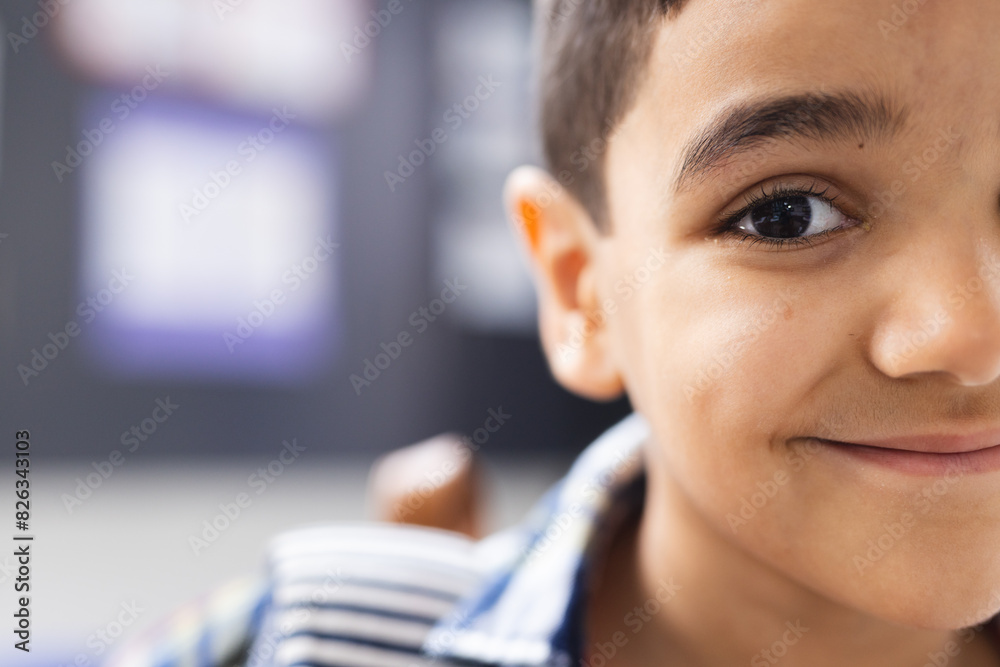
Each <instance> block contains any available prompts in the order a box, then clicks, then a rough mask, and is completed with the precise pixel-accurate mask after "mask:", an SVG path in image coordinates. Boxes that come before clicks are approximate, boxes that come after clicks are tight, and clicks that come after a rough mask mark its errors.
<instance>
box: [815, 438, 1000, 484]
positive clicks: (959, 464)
mask: <svg viewBox="0 0 1000 667" xmlns="http://www.w3.org/2000/svg"><path fill="white" fill-rule="evenodd" d="M817 441H818V442H820V443H822V444H824V445H826V446H827V447H828V448H829V449H830V450H831V451H833V452H838V453H840V454H843V455H846V456H848V457H850V458H851V459H853V460H855V461H857V460H860V461H863V462H867V463H873V464H876V465H879V466H884V467H888V468H892V469H895V470H897V471H900V472H904V473H908V474H914V475H921V476H946V475H953V474H955V473H956V472H957V473H959V474H966V473H981V472H991V471H995V470H1000V430H993V431H982V432H979V433H975V434H971V435H949V434H931V435H913V436H898V437H893V438H884V439H880V440H866V441H864V442H842V441H837V440H826V439H822V438H817Z"/></svg>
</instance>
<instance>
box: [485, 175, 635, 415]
mask: <svg viewBox="0 0 1000 667" xmlns="http://www.w3.org/2000/svg"><path fill="white" fill-rule="evenodd" d="M504 202H505V205H506V207H507V213H508V218H509V219H510V220H511V221H512V224H513V225H514V228H515V233H516V235H517V236H518V237H519V238H520V240H521V245H522V247H523V248H524V250H525V252H526V254H527V256H528V259H529V263H530V264H531V267H532V272H533V274H534V279H535V287H536V291H537V293H538V322H539V329H540V332H541V338H542V348H543V349H544V351H545V356H546V357H547V358H548V361H549V368H550V369H551V370H552V374H553V375H554V376H555V378H556V380H557V381H558V382H559V383H560V384H561V385H562V386H563V387H565V388H566V389H568V390H569V391H572V392H574V393H576V394H579V395H581V396H585V397H587V398H590V399H593V400H598V401H606V400H611V399H614V398H617V397H618V396H620V395H621V393H622V391H623V383H622V378H621V374H620V373H619V370H618V367H617V364H616V363H615V358H614V355H613V354H612V349H611V341H610V340H609V332H608V327H607V326H606V325H607V318H608V315H607V313H606V312H605V311H604V310H603V309H602V308H601V305H602V304H601V299H600V295H599V291H598V288H597V285H598V282H599V268H600V265H599V262H598V259H599V255H598V253H599V251H600V245H601V238H602V237H601V233H600V232H599V231H598V230H597V227H596V225H595V224H594V221H593V220H592V219H591V217H590V216H589V215H588V214H587V212H586V210H585V209H584V208H583V206H581V205H580V203H579V202H578V201H577V200H576V198H575V197H573V196H572V195H571V194H570V193H569V192H568V191H567V190H566V189H565V188H563V187H562V186H561V185H560V184H559V183H558V182H557V181H556V180H555V179H554V178H552V176H550V175H549V174H548V173H547V172H545V171H544V170H542V169H538V168H537V167H531V166H524V167H519V168H517V169H515V170H514V171H513V172H511V174H510V176H508V177H507V183H506V186H505V187H504Z"/></svg>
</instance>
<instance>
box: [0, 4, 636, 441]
mask: <svg viewBox="0 0 1000 667" xmlns="http://www.w3.org/2000/svg"><path fill="white" fill-rule="evenodd" d="M76 1H78V2H83V1H84V0H76ZM403 2H404V3H405V4H404V7H405V11H404V12H402V13H401V14H398V15H397V16H395V18H394V19H393V21H392V23H391V25H389V26H387V27H386V28H385V29H384V31H383V32H382V33H381V34H379V35H378V37H377V38H375V39H374V40H373V42H372V45H371V47H370V49H368V48H366V50H365V57H370V58H371V59H372V69H371V75H370V80H369V81H368V84H369V87H368V90H367V94H366V96H365V97H364V99H363V101H362V102H361V104H360V106H359V107H358V108H357V109H355V110H353V111H352V112H351V113H350V114H348V115H346V116H345V117H343V118H341V119H339V120H338V121H337V122H336V123H333V124H331V125H330V126H328V127H325V128H324V129H323V130H322V136H324V137H326V138H325V139H324V141H328V142H330V144H331V146H334V147H335V150H336V151H337V154H338V168H337V176H336V177H337V180H338V182H337V183H336V188H337V192H338V193H339V197H338V199H337V211H336V217H337V221H336V226H335V230H336V241H337V242H338V243H339V244H340V249H339V254H338V255H337V256H336V262H337V266H336V276H337V280H338V281H339V284H340V287H341V292H340V295H341V296H340V301H339V303H338V310H336V311H335V312H334V315H333V317H335V318H336V322H334V323H333V328H332V330H334V331H336V332H337V341H336V344H335V345H331V349H332V354H331V355H330V357H329V360H328V361H326V362H324V363H323V364H322V367H320V368H318V369H317V372H316V373H315V374H314V375H313V376H312V377H311V378H309V379H306V380H302V381H293V382H288V381H285V382H280V383H279V382H275V383H268V382H267V381H247V380H240V379H232V378H228V379H227V378H214V379H213V378H205V377H191V378H184V377H156V376H145V377H127V376H122V375H121V374H116V373H109V372H107V370H106V369H102V368H101V366H100V364H95V363H94V361H93V360H92V359H91V358H89V357H88V353H87V348H86V346H84V345H83V344H81V343H80V341H78V340H76V339H74V340H73V341H71V343H70V344H69V345H68V346H67V348H66V349H65V350H62V351H60V353H59V355H58V358H56V359H54V360H52V361H51V362H50V363H49V365H48V367H47V368H46V369H45V370H44V371H43V372H41V373H40V374H39V375H38V377H33V378H32V379H31V381H30V383H28V384H27V386H26V385H25V383H24V382H23V381H22V377H21V375H20V374H19V373H18V370H17V368H18V366H19V365H24V364H26V363H28V362H29V360H30V359H31V354H32V350H33V349H39V348H40V347H41V346H42V345H44V344H47V343H48V342H49V340H50V338H49V334H52V333H57V332H58V331H60V330H61V329H62V328H63V327H64V325H65V324H66V323H67V322H68V321H69V320H71V319H72V318H74V317H75V315H74V311H75V309H76V306H77V304H78V303H79V301H80V287H79V279H80V273H81V272H80V262H81V256H82V255H81V253H82V248H81V201H82V197H83V193H82V192H81V189H82V186H81V180H80V178H79V174H77V173H74V174H70V175H69V176H67V177H66V178H65V180H64V181H63V182H61V183H60V182H57V180H56V179H55V178H54V177H53V169H52V166H51V163H52V161H53V160H58V159H61V158H62V157H64V155H65V153H66V146H67V145H70V144H75V142H77V141H78V140H79V138H80V133H81V131H82V129H83V126H82V124H81V123H82V121H81V118H82V117H83V116H82V111H81V110H82V109H83V105H84V104H85V103H86V101H87V100H88V99H90V96H91V94H92V92H93V90H94V88H95V83H94V82H93V81H91V80H88V78H87V77H86V76H84V75H82V74H81V73H80V71H79V69H78V68H75V67H74V66H72V64H71V63H70V62H69V59H68V58H67V57H66V56H65V55H64V51H65V50H64V49H63V48H61V47H60V45H59V44H58V43H56V39H55V38H54V34H53V32H52V31H50V30H46V29H41V30H39V35H38V36H37V37H36V38H34V39H32V40H31V41H30V42H29V43H27V44H23V45H20V48H18V50H17V52H16V53H15V52H14V51H13V49H12V47H11V45H10V44H6V45H5V47H6V51H5V54H4V63H3V116H2V121H3V126H2V155H0V160H2V166H0V168H2V171H0V233H2V234H6V236H3V237H0V395H2V397H3V400H2V404H0V424H2V429H0V430H2V432H4V433H7V432H13V430H14V429H24V428H27V429H30V430H31V432H32V441H33V445H34V448H35V449H34V452H35V456H36V457H42V456H59V457H66V456H71V457H76V456H79V457H81V458H85V459H93V460H100V459H102V458H106V457H107V456H108V453H109V451H111V450H114V449H121V444H120V440H121V437H122V434H123V433H124V432H126V431H128V430H129V429H130V428H132V427H133V426H136V425H141V424H142V422H143V420H145V419H147V418H149V417H150V415H151V413H152V411H153V409H154V407H155V404H156V403H155V402H156V400H157V399H160V400H164V399H167V398H169V400H170V401H172V402H173V403H175V404H177V405H179V406H180V407H179V408H178V409H177V410H176V411H175V412H174V414H173V415H171V416H170V417H169V419H168V420H167V421H165V422H164V423H162V424H160V425H159V426H158V427H157V430H156V432H155V433H154V434H152V435H150V436H149V437H148V440H147V441H145V442H144V443H143V445H142V447H141V448H140V449H138V450H137V452H136V453H135V454H133V455H132V456H142V457H148V458H150V459H154V458H156V457H192V456H194V457H201V456H230V455H234V454H247V455H251V454H269V453H272V452H274V451H277V449H279V448H280V443H281V441H282V440H284V439H288V438H292V437H295V438H297V439H298V440H299V441H300V442H303V443H308V445H309V446H310V447H311V451H312V452H315V453H322V454H329V455H334V454H348V453H352V454H353V455H355V456H358V455H360V456H363V457H371V456H374V455H375V454H377V453H379V452H382V451H385V450H387V449H390V448H393V447H397V446H400V445H403V444H406V443H409V442H412V441H416V440H419V439H422V438H425V437H428V436H430V435H433V434H435V433H437V432H441V431H445V430H455V431H460V432H463V433H467V434H471V433H472V432H473V431H474V430H475V429H477V428H479V427H480V426H481V425H482V424H483V421H484V420H485V419H486V416H487V410H488V409H491V408H494V409H495V408H499V407H501V406H502V408H503V410H504V411H505V412H506V413H508V414H510V415H511V416H512V417H511V419H510V421H509V422H508V423H507V424H505V425H504V426H503V428H502V429H501V430H500V431H499V432H497V433H496V434H495V435H494V436H492V437H491V439H490V441H489V444H488V445H486V446H484V449H483V451H484V454H485V455H487V456H504V455H506V454H527V453H534V452H539V451H549V452H553V453H557V454H558V453H564V454H566V453H570V452H572V451H575V450H576V449H579V448H580V447H581V446H582V445H584V444H585V443H586V442H587V441H589V440H590V439H591V438H593V437H594V436H595V435H596V434H597V433H599V432H600V431H601V430H602V429H603V428H605V427H606V426H607V425H609V424H610V423H612V422H613V421H615V420H616V419H618V418H619V417H620V416H622V415H623V414H625V412H627V410H628V407H627V405H626V403H625V402H624V401H621V402H618V403H614V404H609V405H596V404H592V403H589V402H586V401H583V400H580V399H577V398H575V397H573V396H571V395H569V394H568V393H566V392H565V391H563V390H562V389H561V388H559V387H558V386H556V385H555V383H554V382H553V381H552V380H551V378H550V375H549V373H548V370H547V368H546V366H545V362H544V360H543V358H542V356H541V353H540V351H539V345H538V342H537V337H536V336H535V335H534V333H532V329H531V327H532V326H533V325H532V323H531V321H530V315H529V321H528V322H527V324H526V323H525V321H524V315H523V313H524V312H525V308H527V309H528V311H529V313H530V309H531V308H532V305H531V304H530V303H527V304H525V303H524V302H523V299H522V300H520V301H519V300H518V299H520V297H518V296H517V294H518V292H517V290H518V289H522V291H523V288H517V287H515V288H512V289H508V290H506V291H503V290H502V289H501V287H503V285H504V284H506V283H505V282H504V281H508V282H510V281H513V282H516V276H515V277H514V278H511V277H510V273H509V272H507V271H506V269H504V266H509V265H510V262H511V261H512V260H511V259H510V255H509V254H496V252H494V249H495V248H499V247H500V246H499V245H497V244H498V243H499V242H498V241H497V240H496V239H498V238H501V237H503V238H506V234H507V232H506V231H505V230H504V229H503V226H504V220H503V211H502V207H501V201H500V187H501V185H502V178H503V175H504V171H505V170H506V169H507V168H508V166H509V165H512V164H515V163H516V162H518V161H521V160H534V161H537V159H538V158H537V153H536V149H535V142H534V131H533V121H532V118H533V116H532V114H531V111H530V109H531V107H530V104H531V89H530V85H529V81H528V69H527V65H526V63H527V61H528V56H529V55H530V54H529V52H528V49H527V46H526V45H527V39H528V35H527V26H528V17H529V7H528V5H527V3H524V2H518V1H515V0H461V1H460V2H459V1H455V0H451V1H448V0H417V1H411V0H403ZM161 4H162V3H161ZM387 6H388V3H387V2H379V3H375V4H373V5H372V7H371V9H373V10H375V11H378V10H380V9H385V8H386V7H387ZM37 11H39V7H38V4H37V2H32V1H29V0H11V1H8V2H5V3H4V4H3V6H2V9H0V17H2V20H3V22H4V23H5V30H4V32H5V33H8V32H10V31H12V30H15V31H16V30H18V29H19V28H20V26H21V25H22V24H23V21H24V17H26V16H31V15H32V14H34V13H35V12H37ZM504 21H506V23H504ZM501 23H502V24H503V26H504V29H505V30H507V31H508V32H507V33H505V34H507V35H508V36H507V37H505V38H504V39H506V40H507V41H506V42H505V41H504V39H499V40H498V39H497V38H496V35H495V34H493V33H492V32H491V31H495V30H497V29H498V25H500V24H501ZM511 26H513V29H514V30H520V31H521V35H520V39H521V40H522V41H521V42H517V41H516V40H515V41H511V39H510V38H509V35H510V31H511V30H512V27H511ZM519 26H520V27H519ZM479 31H481V32H479ZM449 35H450V36H451V37H450V38H449V37H448V36H449ZM330 39H331V40H337V41H344V40H348V39H350V35H349V34H348V35H331V36H330ZM505 44H508V45H510V46H509V48H508V47H505ZM60 54H63V55H60ZM469 63H473V65H472V66H467V65H468V64H469ZM491 63H493V65H490V64H491ZM478 66H495V67H497V68H502V69H499V70H498V71H501V72H503V76H504V78H507V77H510V76H514V77H517V80H509V79H508V80H503V79H501V81H503V85H502V86H501V87H500V88H499V89H498V90H497V91H496V92H495V93H493V96H492V97H491V99H489V100H486V101H484V103H483V107H484V113H483V114H481V115H479V116H475V117H472V118H470V119H469V122H468V123H466V124H464V125H463V127H461V128H459V129H458V130H456V131H455V133H454V134H453V135H452V136H449V142H450V144H449V145H447V149H448V151H447V152H446V151H445V150H444V148H445V147H442V151H441V154H440V155H435V156H431V158H428V167H427V168H423V169H418V170H416V171H415V172H414V174H413V175H412V176H411V177H409V178H408V179H407V181H406V183H405V186H406V187H399V188H397V189H396V190H395V191H392V192H390V190H389V189H388V188H387V187H386V179H385V175H384V173H385V171H386V170H388V169H394V168H395V167H396V163H397V156H398V155H400V154H402V153H404V152H406V151H409V150H411V149H412V148H413V146H414V142H415V141H418V140H421V139H424V138H426V137H428V136H430V134H431V132H432V131H433V130H434V129H435V128H436V127H438V126H440V125H441V123H442V121H441V118H442V113H443V112H444V110H446V109H448V108H449V107H451V106H452V105H453V104H454V103H455V102H458V101H460V100H461V99H462V95H463V94H464V93H462V92H461V91H466V93H468V92H469V91H472V90H474V89H475V88H476V85H477V80H478V78H477V77H478V75H483V74H487V72H484V71H482V70H480V69H477V67H478ZM463 77H464V78H463ZM456 91H459V92H456ZM487 107H488V109H489V113H486V110H487ZM512 128H513V131H515V132H516V133H517V135H518V136H516V137H515V139H517V140H516V141H511V140H510V136H514V135H511V132H512ZM500 132H505V133H507V134H502V135H501V134H498V133H500ZM491 140H492V141H491ZM512 146H513V148H511V147H512ZM446 153H447V154H446ZM149 159H151V160H153V159H156V156H150V157H149ZM505 252H506V251H505ZM495 258H500V259H496V261H501V260H502V262H503V266H501V267H499V268H498V270H499V271H501V272H502V273H503V275H504V276H505V278H504V279H503V280H500V279H491V278H490V274H489V271H488V270H485V269H489V268H490V267H489V266H488V265H489V262H490V261H491V260H493V259H495ZM468 266H472V267H473V268H472V269H468V270H470V271H473V272H476V271H478V270H479V269H477V268H476V267H479V268H483V267H485V269H484V271H483V272H480V273H478V274H477V275H476V276H471V275H470V276H469V277H468V280H469V281H470V283H471V284H472V287H470V293H472V292H474V291H475V290H476V289H479V290H480V292H482V293H484V294H486V296H485V297H483V298H479V299H478V300H477V299H475V298H472V297H469V298H468V299H467V304H460V305H461V308H455V309H451V310H449V311H448V312H445V313H444V314H443V315H442V317H441V319H440V321H439V322H435V323H434V324H433V326H430V327H428V329H427V330H426V332H424V333H422V334H421V335H420V336H418V337H417V338H416V340H415V341H414V343H413V345H412V346H411V347H409V348H407V349H406V350H405V351H404V353H403V354H401V355H400V356H399V358H398V359H396V360H394V361H393V363H392V365H391V366H390V367H389V368H388V369H385V370H384V371H383V372H382V373H381V375H380V376H379V378H378V379H377V381H375V382H373V383H372V385H371V386H369V387H365V389H364V390H363V391H361V392H360V395H359V393H358V392H357V391H356V387H354V386H352V383H351V381H350V379H349V377H350V375H351V374H359V373H362V372H363V368H364V362H365V360H366V359H372V358H374V356H375V355H376V354H378V353H379V352H380V351H381V350H380V343H383V342H385V343H388V342H390V341H392V340H393V339H395V338H396V337H397V335H398V334H399V333H400V332H402V331H410V330H411V326H410V324H409V323H408V318H409V317H410V315H411V313H413V312H414V311H416V310H417V309H418V308H419V307H421V306H425V305H426V304H427V303H428V302H429V301H430V300H431V299H433V298H434V297H436V296H437V295H438V294H439V293H440V291H441V289H442V278H443V277H447V276H448V275H450V274H451V272H452V271H462V270H466V267H468ZM513 271H515V272H517V271H520V272H522V273H523V271H524V268H523V266H520V265H519V266H518V267H516V268H514V269H513ZM522 279H523V276H522ZM477 281H478V282H477ZM477 285H478V287H477ZM491 289H493V290H494V292H490V291H489V290H491ZM497 290H499V291H497ZM504 295H506V296H504ZM511 295H513V296H511ZM462 299H466V297H465V296H463V297H462ZM503 299H509V302H504V303H501V302H502V300H503ZM494 305H495V306H496V309H498V308H500V306H501V305H503V306H504V308H505V309H506V310H503V311H499V310H497V311H496V312H502V313H504V315H503V316H502V317H494V318H493V319H492V320H491V318H490V317H489V314H490V312H493V311H494V310H495V308H494ZM112 307H113V306H112ZM477 311H478V312H477ZM484 312H485V315H484ZM508 312H509V313H511V314H510V315H509V316H508V315H506V313H508ZM518 313H520V314H518ZM505 322H506V323H507V325H505ZM221 353H226V352H225V350H224V348H223V349H222V351H221Z"/></svg>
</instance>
